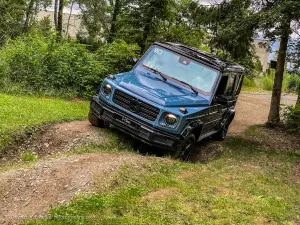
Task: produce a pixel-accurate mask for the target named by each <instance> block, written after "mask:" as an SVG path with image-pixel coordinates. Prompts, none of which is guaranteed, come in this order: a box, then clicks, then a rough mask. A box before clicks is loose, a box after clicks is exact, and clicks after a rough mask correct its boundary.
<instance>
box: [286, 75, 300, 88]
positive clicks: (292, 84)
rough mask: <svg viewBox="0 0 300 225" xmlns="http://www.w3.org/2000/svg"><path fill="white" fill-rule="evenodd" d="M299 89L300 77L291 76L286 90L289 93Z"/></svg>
mask: <svg viewBox="0 0 300 225" xmlns="http://www.w3.org/2000/svg"><path fill="white" fill-rule="evenodd" d="M299 89H300V75H298V74H292V75H291V77H290V79H289V81H288V84H287V90H288V91H289V92H298V90H299Z"/></svg>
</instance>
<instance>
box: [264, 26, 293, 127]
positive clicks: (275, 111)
mask: <svg viewBox="0 0 300 225" xmlns="http://www.w3.org/2000/svg"><path fill="white" fill-rule="evenodd" d="M290 24H291V21H290V20H287V21H285V22H284V23H283V24H282V33H281V39H280V47H279V51H278V58H277V67H276V72H275V78H274V85H273V92H272V101H271V107H270V112H269V118H268V124H277V123H279V122H280V100H281V90H282V81H283V73H284V66H285V61H286V51H287V46H288V41H289V35H290Z"/></svg>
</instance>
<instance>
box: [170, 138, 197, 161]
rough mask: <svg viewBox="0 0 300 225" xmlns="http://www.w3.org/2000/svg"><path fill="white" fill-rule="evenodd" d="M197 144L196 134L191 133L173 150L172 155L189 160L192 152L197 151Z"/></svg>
mask: <svg viewBox="0 0 300 225" xmlns="http://www.w3.org/2000/svg"><path fill="white" fill-rule="evenodd" d="M195 146H196V140H195V135H194V134H190V135H189V136H187V137H186V138H185V139H184V140H183V141H181V142H180V143H179V144H178V145H177V146H176V147H175V150H174V151H172V152H171V157H172V158H173V159H181V160H184V161H187V160H189V157H190V155H191V153H193V152H194V151H195Z"/></svg>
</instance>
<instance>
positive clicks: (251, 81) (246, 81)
mask: <svg viewBox="0 0 300 225" xmlns="http://www.w3.org/2000/svg"><path fill="white" fill-rule="evenodd" d="M243 85H244V86H246V87H256V86H257V85H256V83H255V80H254V79H249V78H248V77H244V81H243Z"/></svg>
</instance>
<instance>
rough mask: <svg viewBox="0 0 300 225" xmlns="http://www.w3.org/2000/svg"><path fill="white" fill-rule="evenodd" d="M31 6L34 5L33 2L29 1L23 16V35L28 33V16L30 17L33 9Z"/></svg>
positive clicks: (32, 0)
mask: <svg viewBox="0 0 300 225" xmlns="http://www.w3.org/2000/svg"><path fill="white" fill-rule="evenodd" d="M33 5H34V0H30V2H29V4H28V8H27V10H26V14H25V23H24V27H23V32H24V33H26V32H27V31H28V27H29V21H30V15H31V12H32V9H33Z"/></svg>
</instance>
